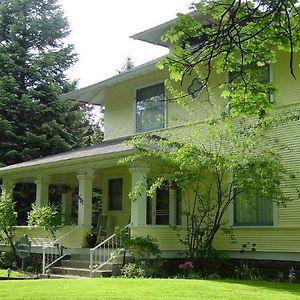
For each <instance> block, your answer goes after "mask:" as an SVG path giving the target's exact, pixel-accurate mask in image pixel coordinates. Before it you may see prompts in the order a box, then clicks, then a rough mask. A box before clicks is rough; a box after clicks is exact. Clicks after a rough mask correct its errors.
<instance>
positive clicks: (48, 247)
mask: <svg viewBox="0 0 300 300" xmlns="http://www.w3.org/2000/svg"><path fill="white" fill-rule="evenodd" d="M77 229H78V227H77V226H76V227H75V228H73V229H72V230H70V231H68V232H66V233H65V234H63V235H62V236H61V237H59V238H58V239H56V240H55V241H53V242H52V243H51V244H50V245H49V244H48V245H46V246H43V275H45V274H46V269H48V268H49V267H51V266H52V265H54V264H55V263H57V262H58V261H60V260H62V259H63V258H64V257H65V256H67V255H69V253H67V254H66V253H65V254H63V253H58V255H60V256H59V257H57V258H56V259H55V260H54V261H51V262H50V263H48V264H47V261H46V255H47V253H46V251H47V249H53V248H55V246H56V245H58V244H59V241H61V240H62V239H63V238H65V237H66V236H68V235H69V234H71V233H72V232H74V231H75V230H77ZM57 249H58V248H57ZM48 255H53V253H51V254H50V253H48ZM46 264H47V265H46Z"/></svg>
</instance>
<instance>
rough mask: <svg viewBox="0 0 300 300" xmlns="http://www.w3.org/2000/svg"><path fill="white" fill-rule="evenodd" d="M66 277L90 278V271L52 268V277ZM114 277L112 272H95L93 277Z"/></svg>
mask: <svg viewBox="0 0 300 300" xmlns="http://www.w3.org/2000/svg"><path fill="white" fill-rule="evenodd" d="M54 274H56V275H59V276H60V275H65V276H70V275H72V276H77V277H90V269H84V268H71V267H53V268H51V275H50V277H51V276H53V275H54ZM110 276H112V270H97V271H95V272H93V277H110Z"/></svg>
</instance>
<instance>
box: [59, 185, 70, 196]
mask: <svg viewBox="0 0 300 300" xmlns="http://www.w3.org/2000/svg"><path fill="white" fill-rule="evenodd" d="M57 191H58V192H59V193H60V194H66V193H68V192H69V191H71V187H70V186H69V185H67V184H62V185H59V186H58V189H57Z"/></svg>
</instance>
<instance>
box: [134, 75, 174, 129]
mask: <svg viewBox="0 0 300 300" xmlns="http://www.w3.org/2000/svg"><path fill="white" fill-rule="evenodd" d="M157 84H163V85H164V87H165V80H163V79H160V80H157V81H152V82H151V83H147V84H143V85H138V86H136V87H135V88H134V91H133V93H134V95H133V99H134V101H133V118H132V119H133V124H132V128H133V133H134V134H143V133H148V132H152V131H160V130H164V129H166V128H167V127H168V119H167V116H168V103H167V101H165V111H164V118H165V122H164V127H163V128H160V129H155V130H147V131H143V132H137V128H136V122H137V118H136V114H137V109H136V108H137V91H138V90H140V89H144V88H147V87H151V86H153V85H157ZM165 94H166V90H165Z"/></svg>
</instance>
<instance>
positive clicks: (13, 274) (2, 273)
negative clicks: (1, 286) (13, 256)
mask: <svg viewBox="0 0 300 300" xmlns="http://www.w3.org/2000/svg"><path fill="white" fill-rule="evenodd" d="M0 277H7V270H3V269H0ZM10 277H11V278H13V277H26V276H25V275H24V274H23V273H20V272H17V271H11V273H10Z"/></svg>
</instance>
